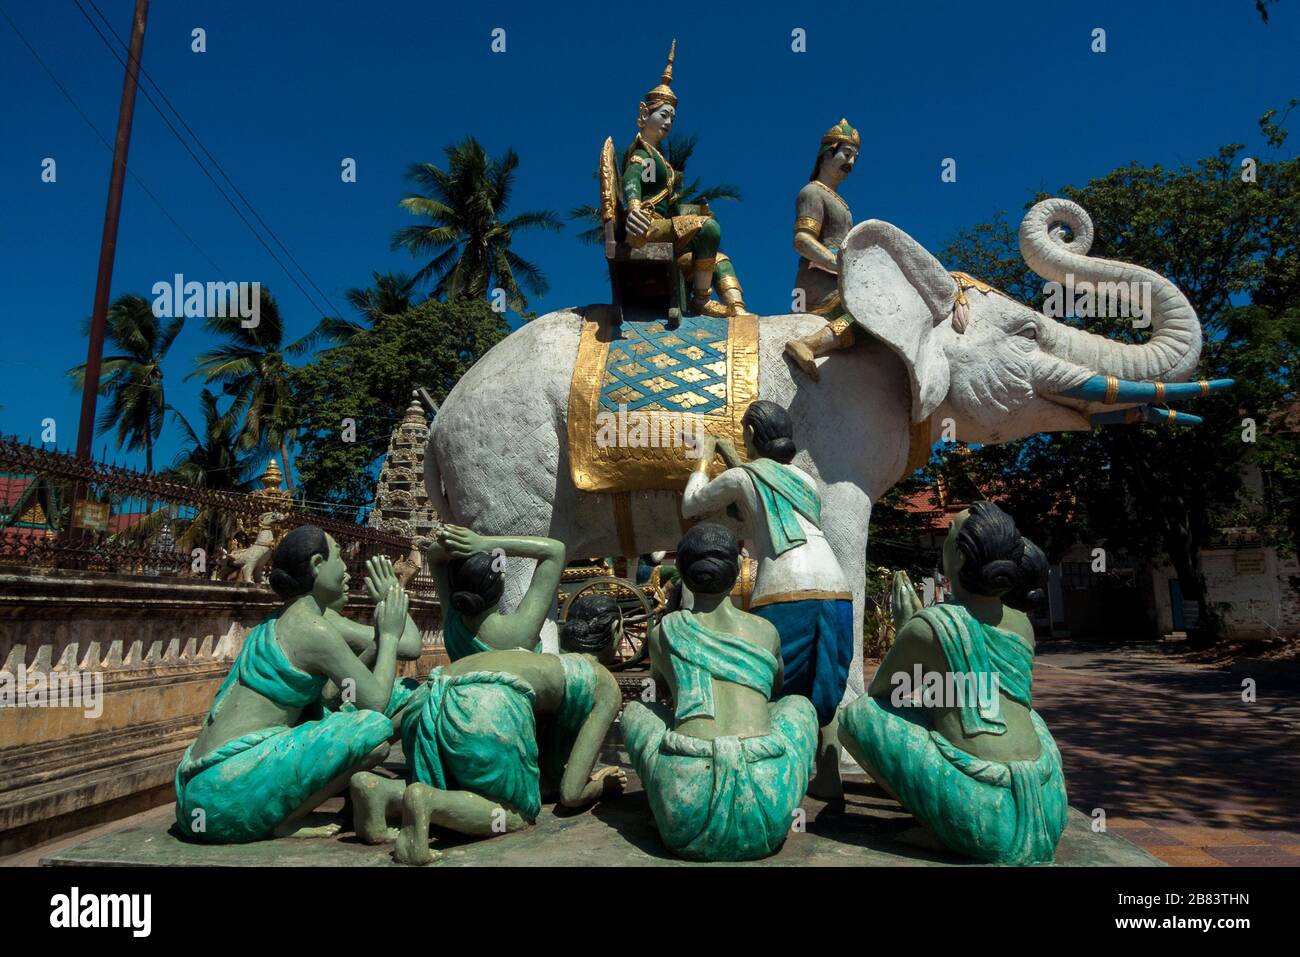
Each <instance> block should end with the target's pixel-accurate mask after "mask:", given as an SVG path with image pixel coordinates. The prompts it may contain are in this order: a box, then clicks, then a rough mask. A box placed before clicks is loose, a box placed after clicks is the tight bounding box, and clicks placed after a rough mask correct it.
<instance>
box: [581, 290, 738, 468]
mask: <svg viewBox="0 0 1300 957" xmlns="http://www.w3.org/2000/svg"><path fill="white" fill-rule="evenodd" d="M593 315H596V318H593V319H589V320H588V321H587V322H586V323H585V324H584V326H583V330H582V339H581V342H580V344H579V347H578V359H577V362H576V364H575V366H574V372H573V382H572V385H571V387H570V392H569V423H568V425H569V453H570V455H569V461H570V467H571V469H572V473H573V481H574V484H575V485H576V486H577V487H578V488H579V489H581V490H582V491H585V492H628V491H636V490H642V489H666V490H674V491H680V490H681V489H683V488H685V486H686V480H687V479H688V478H689V477H690V473H691V469H692V468H693V466H694V464H695V460H694V459H693V458H690V457H689V456H688V455H687V450H688V448H690V447H691V446H692V442H691V441H690V440H689V439H687V438H686V437H685V436H686V435H687V434H688V433H689V434H691V435H695V434H701V433H704V432H707V433H708V434H710V435H716V436H719V437H721V438H728V439H731V440H732V442H733V443H734V444H735V445H736V447H737V449H738V450H740V449H743V448H744V440H743V426H742V424H741V419H742V417H743V416H744V414H745V410H746V409H748V408H749V404H750V403H751V402H752V401H753V400H754V399H755V398H756V397H757V394H758V321H757V319H756V318H755V317H754V316H736V317H732V318H729V319H727V318H714V317H708V316H687V317H683V318H682V319H681V320H680V322H679V323H678V324H677V325H676V326H670V324H669V323H668V322H667V321H666V320H665V321H653V322H637V321H631V320H629V321H625V322H622V323H614V322H611V321H610V317H609V314H608V313H600V314H598V315H597V314H595V313H593Z"/></svg>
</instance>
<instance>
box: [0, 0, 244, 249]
mask: <svg viewBox="0 0 1300 957" xmlns="http://www.w3.org/2000/svg"><path fill="white" fill-rule="evenodd" d="M0 16H3V17H4V18H5V20H6V21H8V23H9V27H10V29H12V30H13V31H14V33H15V34H16V35H17V37H18V39H19V40H21V41H22V43H23V46H25V47H27V50H28V52H29V53H31V55H32V56H33V57H35V58H36V62H37V63H39V64H40V65H41V69H43V70H44V71H45V74H46V76H48V77H49V78H50V79H51V80H52V81H53V82H54V85H55V86H57V87H58V88H59V92H60V93H62V94H63V96H64V99H66V100H67V101H68V103H70V104H71V105H72V108H73V109H74V110H76V111H77V115H79V116H80V117H81V118H82V119H83V120H84V121H85V123H86V125H87V126H89V127H90V129H91V132H93V133H94V134H95V135H96V136H97V137H99V141H100V142H101V143H103V144H104V148H105V149H106V150H108V151H109V152H110V153H111V152H113V144H112V143H110V142H109V141H108V140H107V139H106V138H105V137H104V134H103V133H101V132H100V131H99V127H97V126H95V124H94V123H93V122H92V121H91V119H90V117H89V116H87V115H86V111H85V110H83V109H82V108H81V107H80V106H79V105H78V103H77V101H76V100H75V99H73V97H72V94H71V93H69V92H68V88H67V87H65V86H64V85H63V84H62V83H61V82H59V78H58V77H57V76H55V75H54V71H53V70H51V69H50V67H49V64H47V63H46V62H45V61H44V60H43V59H42V58H41V55H40V54H39V53H37V52H36V48H35V47H33V46H32V44H31V42H30V41H29V40H28V39H27V37H26V36H24V35H23V32H22V31H21V30H19V29H18V25H17V24H16V23H14V21H13V20H12V19H11V18H10V16H9V14H8V13H6V12H5V11H4V9H3V8H0ZM127 172H128V173H130V174H131V179H133V180H134V181H135V184H136V185H137V186H139V187H140V189H141V190H143V191H144V194H145V195H146V196H148V197H149V199H151V200H152V201H153V204H154V205H155V206H157V207H158V209H159V211H161V212H162V214H163V215H164V216H166V217H167V220H168V222H170V223H171V224H172V225H173V226H175V227H176V231H177V232H178V233H180V234H181V235H182V236H183V237H185V239H186V240H187V241H188V242H189V244H190V245H191V246H193V247H194V248H195V249H197V250H198V251H199V255H201V256H202V257H203V258H204V259H206V260H207V261H208V264H209V265H211V266H212V268H213V269H215V270H216V271H217V272H218V273H220V272H223V270H222V269H221V267H220V266H218V265H217V264H216V263H215V262H213V260H212V257H211V256H209V255H208V254H207V252H206V251H205V250H204V249H203V247H202V246H200V245H199V244H198V243H197V242H196V241H195V240H194V237H193V236H191V235H190V234H189V233H187V232H186V231H185V228H184V227H183V226H181V224H180V223H178V222H177V221H176V218H175V217H174V216H172V214H171V213H170V212H168V210H167V207H166V206H164V205H163V204H162V200H160V199H159V198H158V197H157V196H155V195H154V194H153V191H152V190H151V189H149V187H148V186H146V185H145V182H144V180H142V179H141V178H140V177H139V176H138V175H137V174H136V172H135V170H133V169H131V168H130V166H129V165H128V167H127Z"/></svg>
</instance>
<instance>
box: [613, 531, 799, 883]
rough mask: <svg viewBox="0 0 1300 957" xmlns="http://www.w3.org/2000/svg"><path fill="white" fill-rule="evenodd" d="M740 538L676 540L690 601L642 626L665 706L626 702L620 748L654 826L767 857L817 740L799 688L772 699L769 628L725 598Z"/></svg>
mask: <svg viewBox="0 0 1300 957" xmlns="http://www.w3.org/2000/svg"><path fill="white" fill-rule="evenodd" d="M739 553H740V550H739V545H738V544H737V542H736V538H735V536H734V535H732V534H731V532H729V531H728V530H727V529H726V528H724V527H723V526H721V525H713V524H709V523H704V524H701V525H697V526H695V527H694V528H692V529H691V530H690V531H689V532H687V533H686V536H685V537H684V538H683V539H682V540H681V543H680V544H679V545H678V547H677V561H678V566H679V568H680V569H681V574H682V581H683V582H684V583H685V584H686V587H688V588H689V589H690V590H691V594H692V597H693V600H694V607H693V608H692V609H691V610H689V611H674V612H671V613H669V614H668V615H666V616H664V618H663V620H662V621H661V622H659V624H657V625H655V626H654V627H653V628H651V630H650V634H649V644H650V662H651V679H652V681H654V682H655V684H656V685H657V686H658V687H666V688H668V689H669V692H670V696H671V698H672V700H673V702H674V705H673V708H672V709H671V710H668V709H665V708H664V707H663V706H662V705H660V704H658V703H657V702H656V703H653V704H649V705H646V704H642V703H641V702H639V701H632V702H630V703H629V704H628V705H627V706H626V707H625V708H624V711H623V730H624V734H625V736H626V740H627V751H628V756H629V757H630V758H631V761H632V765H633V766H634V767H635V768H636V771H637V774H638V775H640V777H641V781H642V783H643V784H644V786H645V790H646V795H647V797H648V798H649V800H650V809H651V812H652V813H653V814H654V819H655V823H656V825H657V826H658V829H659V836H660V838H661V839H662V840H663V841H664V843H665V844H667V845H668V847H669V848H670V849H671V850H672V851H674V852H675V853H677V854H678V855H680V856H682V857H684V858H687V859H690V860H699V861H744V860H754V859H756V858H760V857H765V856H766V855H768V854H771V853H773V852H774V851H776V849H777V848H779V847H780V846H781V844H782V842H784V840H785V837H786V834H787V833H789V830H790V824H791V815H792V813H793V811H794V809H795V808H796V807H798V806H799V802H800V801H801V800H802V799H803V796H804V792H805V790H806V789H807V786H808V776H809V774H810V773H811V771H812V766H813V752H814V749H815V748H816V745H817V715H816V712H815V711H814V710H813V707H812V705H811V704H809V702H808V700H807V699H806V698H803V697H800V696H797V695H795V696H791V697H787V698H782V699H781V700H780V701H777V702H776V703H772V700H771V699H772V695H773V693H774V692H779V691H780V688H781V671H782V667H781V639H780V636H779V635H778V634H777V632H776V629H775V628H774V627H773V626H772V625H771V624H769V623H768V622H766V621H764V620H763V619H762V618H759V617H758V616H756V615H751V614H748V613H746V612H743V611H740V610H739V609H738V608H736V606H735V605H733V604H732V602H731V598H730V591H731V587H732V585H733V584H734V583H735V581H736V576H737V574H738V573H739Z"/></svg>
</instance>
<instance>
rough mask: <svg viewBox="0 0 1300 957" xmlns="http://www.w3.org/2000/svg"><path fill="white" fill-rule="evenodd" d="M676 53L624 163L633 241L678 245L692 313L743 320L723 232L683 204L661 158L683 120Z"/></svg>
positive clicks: (677, 180) (698, 208) (677, 181)
mask: <svg viewBox="0 0 1300 957" xmlns="http://www.w3.org/2000/svg"><path fill="white" fill-rule="evenodd" d="M676 52H677V41H676V40H674V41H673V45H672V47H671V48H670V49H669V51H668V65H667V66H666V67H664V71H663V73H662V74H661V75H660V78H659V85H658V86H656V87H655V88H654V89H652V90H651V91H650V92H649V93H647V94H646V95H645V99H644V100H643V101H642V102H641V108H640V112H639V113H638V115H637V126H638V127H639V128H640V132H638V133H637V136H636V139H635V140H634V141H633V142H632V146H631V147H630V148H629V149H628V151H627V155H626V156H625V158H624V161H623V201H624V204H625V205H626V207H627V219H626V226H627V241H628V243H629V244H630V245H631V246H632V247H633V248H637V249H639V248H640V247H641V246H643V245H645V244H646V243H648V242H655V243H663V242H670V243H672V244H673V253H674V255H675V256H677V257H678V258H677V262H678V265H679V267H680V268H681V269H682V271H683V272H686V273H687V274H688V275H689V276H690V285H691V301H690V311H691V312H692V313H695V314H702V315H706V316H736V315H743V314H745V313H746V311H747V310H746V309H745V300H744V294H743V293H742V291H741V288H740V280H738V279H737V278H736V269H735V267H734V266H732V264H731V260H730V259H728V258H727V256H726V255H725V254H724V253H722V252H721V251H720V247H721V244H722V228H721V227H720V226H719V225H718V221H717V220H716V219H715V218H714V217H713V213H712V212H711V211H710V210H709V208H708V206H707V205H692V204H688V203H679V202H678V200H679V199H680V198H681V194H680V192H678V190H679V189H680V187H681V177H680V175H679V174H678V173H677V171H676V170H674V169H673V168H672V166H671V165H669V163H668V160H667V159H665V158H664V155H663V153H661V152H659V146H660V144H661V143H662V142H663V141H664V138H665V137H667V135H668V133H669V132H670V131H671V130H672V126H673V118H674V117H675V116H676V114H677V95H676V94H675V93H673V91H672V88H671V83H672V79H673V57H674V55H675V54H676ZM711 289H716V290H717V292H718V296H719V298H720V299H721V300H722V301H721V302H717V301H715V300H712V299H710V298H709V292H710V290H711Z"/></svg>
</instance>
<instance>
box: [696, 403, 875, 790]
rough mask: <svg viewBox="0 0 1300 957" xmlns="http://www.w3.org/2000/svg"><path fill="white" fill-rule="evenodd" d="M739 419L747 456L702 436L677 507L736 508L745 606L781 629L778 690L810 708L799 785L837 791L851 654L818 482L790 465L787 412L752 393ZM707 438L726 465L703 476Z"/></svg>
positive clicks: (845, 594) (846, 608) (845, 587)
mask: <svg viewBox="0 0 1300 957" xmlns="http://www.w3.org/2000/svg"><path fill="white" fill-rule="evenodd" d="M742 422H743V425H744V438H745V448H746V451H747V452H748V456H749V462H748V464H745V463H742V462H741V460H740V457H739V456H738V455H737V454H736V450H735V449H734V448H733V447H732V445H731V443H730V442H728V441H725V440H724V441H721V442H719V441H717V440H716V439H714V438H713V437H712V436H707V437H706V438H705V439H704V441H703V443H702V447H701V449H700V453H701V454H700V458H699V462H698V467H697V468H696V470H695V472H694V474H692V475H691V477H690V479H688V480H687V483H686V490H685V492H684V493H683V495H682V515H683V516H684V517H686V518H699V517H703V516H705V515H709V514H712V513H719V512H723V511H725V510H727V509H729V508H730V507H731V506H735V507H736V508H737V509H738V510H739V512H740V518H741V520H742V521H743V522H744V526H745V529H746V532H745V534H746V536H747V537H748V539H749V540H750V541H751V542H752V543H753V545H754V548H755V551H756V557H757V559H758V571H757V574H756V575H755V581H754V585H753V591H752V592H751V594H750V599H749V608H750V610H751V611H752V612H753V613H754V614H755V615H758V616H759V617H760V618H765V619H766V620H767V621H769V622H771V623H772V624H773V625H774V626H775V627H776V629H777V631H778V632H779V633H780V636H781V658H782V660H783V661H784V663H785V683H784V685H783V687H782V694H785V695H791V694H797V695H803V696H804V697H805V698H808V699H809V700H810V701H812V703H813V707H814V708H815V709H816V710H817V724H818V726H819V727H820V728H821V731H820V732H819V741H818V746H817V774H816V776H815V777H814V778H813V780H812V783H811V784H810V785H809V788H808V793H810V794H812V795H813V796H814V797H819V798H823V799H825V800H831V799H834V798H841V797H843V796H844V792H843V788H842V787H841V785H840V772H839V757H840V751H839V738H838V736H837V729H836V726H835V713H836V711H837V710H838V709H839V706H840V702H841V700H842V699H843V698H844V689H845V687H847V685H848V680H849V665H850V664H851V663H852V661H853V592H852V590H851V589H850V588H849V583H848V579H847V578H846V577H845V575H844V572H843V570H842V569H841V568H840V564H839V561H838V560H837V559H836V558H835V553H834V552H833V551H831V547H830V544H829V543H828V542H827V541H826V535H825V534H824V533H823V531H822V528H821V497H820V496H819V494H818V492H817V483H816V482H815V481H814V480H813V477H812V476H811V475H809V474H808V473H807V472H805V471H803V470H802V469H800V468H798V467H797V466H795V465H791V464H790V462H791V460H792V459H793V458H794V455H795V444H794V437H793V424H792V423H791V421H790V413H789V412H787V411H786V410H785V409H783V408H782V407H781V406H779V405H777V404H776V403H775V402H768V401H766V400H762V399H760V400H758V401H756V402H753V403H751V404H750V406H749V408H748V409H747V410H746V411H745V416H744V419H743V420H742ZM715 446H716V449H717V451H718V452H720V453H721V454H722V457H723V459H724V460H725V461H726V463H727V465H728V466H729V467H728V468H727V470H726V471H725V472H723V473H722V474H721V475H719V476H718V477H717V478H715V479H713V480H712V481H710V480H709V473H708V471H707V469H708V467H709V465H710V464H711V463H712V461H713V457H714V450H715Z"/></svg>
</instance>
